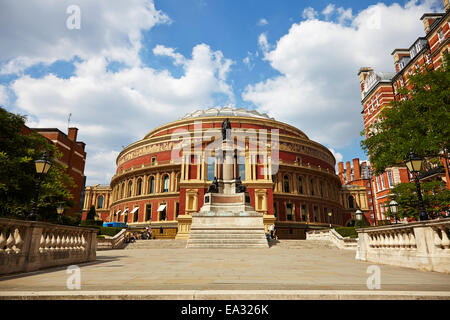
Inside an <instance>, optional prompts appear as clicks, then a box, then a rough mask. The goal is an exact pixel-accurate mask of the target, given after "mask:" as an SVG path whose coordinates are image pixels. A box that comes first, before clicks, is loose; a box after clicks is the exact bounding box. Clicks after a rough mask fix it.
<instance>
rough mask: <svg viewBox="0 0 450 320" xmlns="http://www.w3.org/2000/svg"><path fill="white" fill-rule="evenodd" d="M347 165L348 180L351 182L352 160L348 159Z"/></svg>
mask: <svg viewBox="0 0 450 320" xmlns="http://www.w3.org/2000/svg"><path fill="white" fill-rule="evenodd" d="M345 166H346V167H347V168H346V169H347V172H346V173H347V181H348V182H350V181H352V167H351V166H350V161H347V162H346V163H345Z"/></svg>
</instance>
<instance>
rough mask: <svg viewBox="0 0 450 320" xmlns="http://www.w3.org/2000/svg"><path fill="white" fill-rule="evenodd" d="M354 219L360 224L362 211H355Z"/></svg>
mask: <svg viewBox="0 0 450 320" xmlns="http://www.w3.org/2000/svg"><path fill="white" fill-rule="evenodd" d="M355 218H356V221H359V222H361V221H362V211H361V210H359V209H358V210H356V212H355Z"/></svg>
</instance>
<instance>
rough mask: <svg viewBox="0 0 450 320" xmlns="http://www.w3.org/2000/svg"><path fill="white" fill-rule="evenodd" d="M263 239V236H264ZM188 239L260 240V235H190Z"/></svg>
mask: <svg viewBox="0 0 450 320" xmlns="http://www.w3.org/2000/svg"><path fill="white" fill-rule="evenodd" d="M264 238H265V236H264ZM189 239H261V235H260V234H212V233H211V234H209V233H204V234H197V233H191V235H190V236H189Z"/></svg>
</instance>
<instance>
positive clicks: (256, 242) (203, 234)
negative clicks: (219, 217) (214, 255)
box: [187, 225, 269, 249]
mask: <svg viewBox="0 0 450 320" xmlns="http://www.w3.org/2000/svg"><path fill="white" fill-rule="evenodd" d="M268 247H269V245H268V242H267V239H266V235H265V233H264V227H262V228H259V227H256V228H255V227H254V228H252V227H237V226H236V225H233V226H231V225H230V226H226V225H221V226H220V227H205V226H203V227H196V226H191V233H190V236H189V240H188V243H187V248H229V249H238V248H268Z"/></svg>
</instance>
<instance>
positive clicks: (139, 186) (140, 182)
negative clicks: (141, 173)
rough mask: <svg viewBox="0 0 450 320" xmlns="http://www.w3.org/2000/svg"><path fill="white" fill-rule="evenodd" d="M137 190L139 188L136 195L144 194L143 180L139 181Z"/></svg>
mask: <svg viewBox="0 0 450 320" xmlns="http://www.w3.org/2000/svg"><path fill="white" fill-rule="evenodd" d="M136 188H137V194H136V195H138V196H140V195H141V194H142V179H139V180H138V181H137V186H136Z"/></svg>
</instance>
